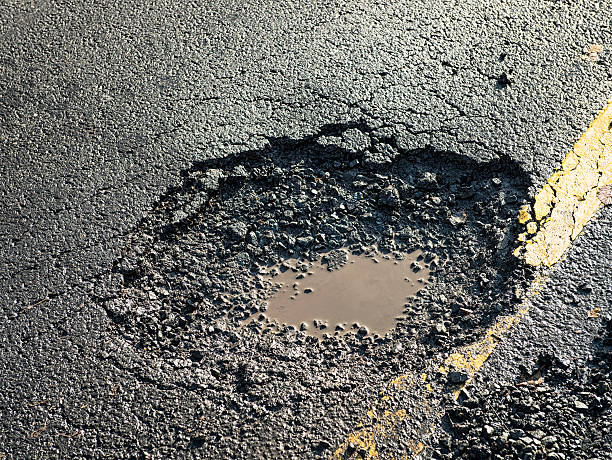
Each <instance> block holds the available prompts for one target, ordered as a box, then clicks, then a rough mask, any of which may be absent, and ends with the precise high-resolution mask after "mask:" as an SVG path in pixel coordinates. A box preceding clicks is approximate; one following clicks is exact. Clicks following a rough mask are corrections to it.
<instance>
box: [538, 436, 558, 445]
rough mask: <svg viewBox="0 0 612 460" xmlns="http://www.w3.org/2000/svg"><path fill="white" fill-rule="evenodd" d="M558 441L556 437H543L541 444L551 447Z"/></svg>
mask: <svg viewBox="0 0 612 460" xmlns="http://www.w3.org/2000/svg"><path fill="white" fill-rule="evenodd" d="M557 441H558V439H557V437H556V436H545V437H543V438H542V444H544V445H545V446H551V445H553V444H554V443H556V442H557Z"/></svg>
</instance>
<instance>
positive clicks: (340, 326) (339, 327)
mask: <svg viewBox="0 0 612 460" xmlns="http://www.w3.org/2000/svg"><path fill="white" fill-rule="evenodd" d="M336 330H337V331H343V330H344V325H343V324H340V323H338V324H336Z"/></svg>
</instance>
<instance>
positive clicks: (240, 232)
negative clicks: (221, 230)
mask: <svg viewBox="0 0 612 460" xmlns="http://www.w3.org/2000/svg"><path fill="white" fill-rule="evenodd" d="M248 229H249V228H248V227H247V224H245V223H244V222H236V223H235V224H232V225H230V226H229V229H228V230H229V235H230V238H232V239H233V240H241V239H244V238H245V237H246V235H247V232H248Z"/></svg>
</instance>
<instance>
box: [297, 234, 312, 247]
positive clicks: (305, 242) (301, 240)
mask: <svg viewBox="0 0 612 460" xmlns="http://www.w3.org/2000/svg"><path fill="white" fill-rule="evenodd" d="M295 241H296V243H297V244H299V245H300V246H304V247H306V246H310V245H311V244H312V242H313V241H314V238H313V237H312V236H300V237H298V238H296V239H295Z"/></svg>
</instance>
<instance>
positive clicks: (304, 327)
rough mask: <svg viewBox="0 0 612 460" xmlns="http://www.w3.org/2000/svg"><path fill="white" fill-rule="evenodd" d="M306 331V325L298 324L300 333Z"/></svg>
mask: <svg viewBox="0 0 612 460" xmlns="http://www.w3.org/2000/svg"><path fill="white" fill-rule="evenodd" d="M307 330H308V323H302V324H300V331H307Z"/></svg>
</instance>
